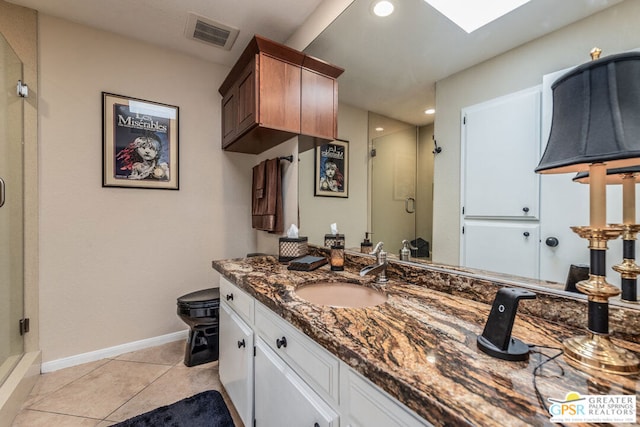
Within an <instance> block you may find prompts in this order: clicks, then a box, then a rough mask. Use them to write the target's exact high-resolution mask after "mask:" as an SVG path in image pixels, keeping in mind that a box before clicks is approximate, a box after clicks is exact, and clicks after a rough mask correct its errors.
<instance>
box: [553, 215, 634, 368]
mask: <svg viewBox="0 0 640 427" xmlns="http://www.w3.org/2000/svg"><path fill="white" fill-rule="evenodd" d="M571 229H572V230H573V231H574V232H575V233H577V234H578V235H579V236H580V237H582V238H584V239H588V240H589V250H590V252H591V271H590V274H589V279H588V280H583V281H581V282H578V283H577V284H576V288H577V289H578V290H579V291H580V292H582V293H584V294H585V295H587V297H588V304H589V305H588V334H587V335H586V336H579V337H574V338H569V339H568V340H566V341H565V342H564V343H563V344H564V352H565V358H566V360H567V362H568V363H569V364H570V365H573V366H574V367H576V368H578V369H580V368H585V367H587V368H594V369H598V370H601V371H605V372H611V373H616V374H635V373H637V372H640V360H638V358H637V357H636V356H635V355H634V354H633V353H631V352H630V351H628V350H626V349H624V348H621V347H618V346H617V345H615V344H614V343H613V342H612V341H611V339H610V338H609V298H611V297H614V296H616V295H619V294H620V289H618V288H617V287H615V286H613V285H611V284H610V283H608V282H607V279H606V275H605V271H606V262H605V259H606V252H605V251H606V250H607V241H609V240H611V239H617V238H618V237H619V236H620V235H622V234H623V233H624V227H623V226H608V227H601V228H596V227H571Z"/></svg>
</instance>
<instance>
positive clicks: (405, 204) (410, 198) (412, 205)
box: [404, 197, 416, 213]
mask: <svg viewBox="0 0 640 427" xmlns="http://www.w3.org/2000/svg"><path fill="white" fill-rule="evenodd" d="M409 201H411V209H409ZM404 210H405V211H407V213H414V212H415V211H416V199H414V198H413V197H407V198H406V199H404Z"/></svg>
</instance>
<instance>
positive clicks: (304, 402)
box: [254, 337, 338, 427]
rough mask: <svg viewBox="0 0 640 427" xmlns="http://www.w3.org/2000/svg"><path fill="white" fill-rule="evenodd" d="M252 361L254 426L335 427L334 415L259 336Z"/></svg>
mask: <svg viewBox="0 0 640 427" xmlns="http://www.w3.org/2000/svg"><path fill="white" fill-rule="evenodd" d="M254 359H255V360H254V363H255V420H256V427H283V426H296V427H329V426H332V427H338V414H337V413H336V412H335V411H334V410H333V409H332V408H331V407H330V406H329V405H327V404H326V403H325V402H324V401H323V400H322V399H321V398H320V397H319V396H318V395H317V394H316V393H315V392H314V391H313V390H312V389H311V388H310V387H309V386H308V385H307V384H306V383H305V382H304V381H303V380H302V379H301V378H300V377H299V376H298V375H297V374H296V373H295V372H294V371H293V369H291V367H289V365H287V364H286V363H285V362H284V361H283V360H282V359H281V358H280V356H278V355H277V354H276V353H275V352H274V351H273V350H272V349H271V348H270V347H269V345H268V344H266V343H265V342H264V341H263V340H262V338H260V337H258V338H257V339H256V356H255V358H254Z"/></svg>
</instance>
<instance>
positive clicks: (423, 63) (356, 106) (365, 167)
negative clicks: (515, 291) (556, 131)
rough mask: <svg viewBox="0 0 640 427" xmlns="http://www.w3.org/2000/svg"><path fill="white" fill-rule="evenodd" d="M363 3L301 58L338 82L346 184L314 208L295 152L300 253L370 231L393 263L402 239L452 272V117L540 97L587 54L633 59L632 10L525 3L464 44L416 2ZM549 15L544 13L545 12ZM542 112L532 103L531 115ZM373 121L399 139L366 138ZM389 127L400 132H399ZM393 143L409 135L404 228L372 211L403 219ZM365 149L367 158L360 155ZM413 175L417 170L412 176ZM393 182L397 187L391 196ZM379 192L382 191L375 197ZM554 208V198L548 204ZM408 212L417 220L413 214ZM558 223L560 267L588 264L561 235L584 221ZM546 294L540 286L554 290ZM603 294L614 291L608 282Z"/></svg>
mask: <svg viewBox="0 0 640 427" xmlns="http://www.w3.org/2000/svg"><path fill="white" fill-rule="evenodd" d="M371 3H372V2H371V1H370V0H354V2H353V3H352V4H351V5H350V6H349V7H348V8H347V9H346V10H345V11H344V12H343V13H342V14H341V15H340V16H339V17H338V18H337V19H336V20H335V21H334V22H333V23H332V24H331V25H330V26H329V27H327V29H325V31H324V32H323V33H322V34H320V35H319V36H318V37H317V38H316V40H314V41H313V42H312V43H311V44H310V45H309V46H308V47H307V49H305V52H307V53H309V54H311V55H313V56H316V57H320V58H323V59H324V60H327V61H328V62H331V63H335V64H338V65H340V66H341V67H343V68H345V73H344V74H343V75H342V76H341V77H340V79H339V80H338V82H339V94H340V110H339V131H338V136H339V137H340V138H344V139H347V140H349V141H350V156H351V164H350V170H351V174H350V180H351V181H350V193H349V198H348V199H346V200H339V201H336V200H315V199H318V198H315V199H314V198H313V181H312V179H313V178H312V176H311V175H312V171H313V153H312V152H310V151H306V152H303V153H300V171H299V180H300V182H299V212H300V226H301V233H302V234H303V235H308V236H309V241H310V242H311V243H315V244H322V242H323V236H324V234H325V233H328V232H329V224H330V223H331V222H337V223H338V227H339V231H340V232H341V233H342V232H344V233H345V234H346V241H347V247H348V248H352V249H357V248H359V245H360V242H361V241H362V240H363V238H364V234H365V232H367V231H372V230H373V232H374V235H373V236H372V237H371V240H372V242H373V243H374V244H375V243H376V242H377V241H380V240H382V241H384V242H385V247H386V248H387V250H388V252H389V253H390V254H397V252H398V249H399V247H400V242H401V240H403V239H404V238H405V237H398V236H404V235H411V236H412V237H413V238H414V239H417V238H421V239H423V240H425V241H428V242H429V251H430V254H429V255H431V257H430V258H426V261H427V262H431V261H433V262H436V263H440V264H445V265H453V266H458V265H460V264H461V259H462V255H461V252H462V251H461V235H460V234H461V229H462V225H463V218H462V216H461V212H460V210H461V205H462V202H461V199H462V194H461V191H462V190H461V187H462V185H461V175H462V171H461V157H462V154H461V146H462V142H461V134H462V132H461V122H462V118H461V112H462V111H463V109H465V108H467V107H470V106H473V105H475V104H479V103H482V102H485V101H488V100H491V99H494V98H499V97H501V96H505V95H508V94H511V93H515V92H518V91H522V90H525V89H529V88H532V87H535V86H540V87H542V85H543V76H545V75H550V74H552V73H554V72H557V71H560V70H564V69H568V68H570V67H573V66H576V65H579V64H581V63H584V62H586V61H587V60H588V51H589V50H590V49H591V48H592V47H593V46H595V45H599V46H600V47H601V48H603V49H604V51H605V52H606V53H609V54H613V53H618V52H621V51H625V50H630V49H634V48H637V40H638V39H639V37H640V29H638V28H637V25H635V24H634V22H633V19H632V18H631V16H633V15H634V14H637V13H640V6H639V5H638V4H637V3H634V2H633V0H626V1H621V0H611V1H607V0H603V1H599V2H593V1H590V0H578V1H575V2H570V4H569V2H567V4H564V3H563V9H562V10H558V9H557V2H554V1H552V0H531V1H530V2H529V3H527V4H526V5H524V6H522V7H521V8H519V9H516V10H515V11H513V12H511V13H510V14H508V15H507V16H505V17H503V18H502V19H500V20H498V21H495V22H493V23H490V24H488V25H486V26H485V27H481V28H480V29H478V30H476V31H474V32H472V33H470V34H467V33H466V32H465V31H463V30H461V29H459V28H457V27H456V26H455V25H454V24H452V23H451V22H450V21H449V20H448V19H447V18H445V17H443V16H442V15H440V14H439V13H438V12H437V11H435V10H434V9H432V8H431V7H430V6H428V5H427V4H426V3H425V2H424V1H423V0H409V1H402V2H400V1H396V2H394V5H395V6H396V9H395V11H394V13H393V14H392V15H390V16H389V17H387V18H379V17H376V16H374V15H373V14H372V12H371ZM551 10H553V11H554V12H553V13H550V12H549V11H551ZM541 90H542V89H541ZM544 102H545V101H544V100H542V104H544ZM427 108H436V113H435V115H433V116H427V115H425V114H424V111H425V110H426V109H427ZM542 115H544V113H542ZM379 122H386V123H394V122H397V123H399V124H400V126H399V130H398V132H391V131H390V133H389V134H387V133H386V131H384V132H382V133H380V134H376V131H375V128H376V127H382V128H384V127H385V126H384V125H378V123H379ZM401 124H405V126H406V127H405V128H404V129H402V125H401ZM540 127H541V128H543V127H544V125H543V124H541V125H540ZM403 133H405V134H409V133H411V134H413V136H414V137H413V141H414V142H413V144H414V147H415V153H416V161H415V163H414V164H415V171H416V178H415V181H414V182H415V188H414V191H415V194H416V197H415V199H416V204H415V210H416V214H415V215H414V218H413V219H406V220H403V219H402V217H400V219H396V218H395V217H392V216H391V215H389V216H388V217H387V214H386V213H385V209H384V208H381V207H380V206H379V204H378V205H377V204H376V203H377V200H378V201H379V200H386V202H384V201H383V202H381V204H383V205H384V207H390V205H392V204H394V203H395V202H398V204H401V206H402V210H405V206H406V208H407V209H408V210H412V201H409V202H406V198H407V197H405V199H404V200H403V198H402V197H403V196H404V195H405V194H402V193H403V191H402V189H403V188H404V189H405V190H406V189H407V188H409V191H404V193H407V195H410V194H411V191H410V190H411V188H410V187H411V186H408V187H407V186H404V187H403V186H402V184H401V182H402V181H403V180H405V179H407V178H406V176H408V175H410V172H411V168H408V167H404V168H402V166H400V165H401V164H402V158H403V157H406V156H405V154H403V153H404V152H403V151H400V149H399V147H398V146H395V148H394V149H392V150H391V151H392V154H393V155H394V156H395V157H396V158H395V159H387V157H386V156H387V153H385V149H384V144H385V143H386V142H388V140H389V139H394V138H397V137H399V136H400V135H402V134H403ZM434 134H435V141H436V142H437V145H438V146H439V147H441V148H442V152H441V153H440V154H434V153H433V151H434V149H435V148H436V145H435V143H434V138H433V136H434ZM545 144H546V139H545V134H544V130H541V148H542V149H543V148H544V145H545ZM372 149H374V150H375V153H376V155H375V157H372V156H371V150H372ZM424 158H428V159H427V160H425V159H424ZM423 162H424V163H423ZM429 162H431V163H429ZM381 164H384V165H386V166H388V167H389V169H390V174H391V178H387V179H385V178H382V180H381V181H382V182H376V177H382V176H384V175H382V167H381ZM425 164H426V165H428V166H423V165H425ZM394 167H396V170H395V172H394ZM429 167H431V169H429ZM398 168H402V169H401V170H399V169H398ZM394 173H395V175H394ZM427 177H428V178H427ZM393 178H395V179H396V184H397V185H393V181H394V179H393ZM422 178H425V179H424V180H423V179H422ZM544 179H547V178H546V177H545V178H544ZM552 181H553V182H560V181H561V182H562V183H563V185H566V186H570V190H569V191H571V192H572V193H578V196H577V198H578V199H579V200H580V206H582V205H585V206H586V205H587V203H588V199H584V197H588V196H584V195H585V194H587V193H586V188H580V189H578V190H575V187H571V185H574V186H575V185H576V184H572V183H571V177H570V176H568V175H558V176H554V177H552V178H549V179H548V180H547V182H546V183H544V182H543V183H542V184H541V188H543V189H544V188H545V187H552V188H553V187H558V186H557V185H555V183H552ZM565 181H566V182H565ZM385 185H388V186H390V187H391V189H389V188H387V189H385V188H384V186H385ZM379 191H380V192H384V191H386V192H387V193H388V194H391V197H390V199H391V200H390V201H389V197H387V199H383V198H382V197H383V195H382V194H379ZM409 197H410V196H409ZM610 197H611V200H610V203H609V204H610V205H611V206H613V205H615V204H617V203H618V202H617V197H619V192H618V189H612V191H610ZM396 199H397V200H396ZM562 199H563V197H562V196H561V195H560V194H558V195H556V198H555V200H554V201H556V202H557V201H562ZM583 199H584V200H583ZM392 202H393V203H392ZM420 209H424V212H427V213H424V212H423V213H420ZM576 210H577V208H576ZM580 215H582V216H580ZM377 219H382V220H383V222H386V225H388V226H392V225H393V226H395V225H399V223H401V222H402V223H408V224H410V225H412V228H413V232H412V233H411V232H408V231H403V232H400V234H399V235H394V234H391V233H389V234H387V232H386V231H384V230H381V229H380V228H379V227H380V226H379V225H376V221H377ZM547 219H549V218H547ZM542 221H544V220H542ZM568 221H569V222H568V223H564V222H562V223H560V222H558V223H557V224H555V225H556V226H557V228H558V229H563V230H566V231H567V233H568V234H569V237H566V239H575V240H576V241H578V242H579V243H578V245H579V246H580V247H581V253H583V255H581V258H579V259H576V260H575V262H574V260H573V259H572V260H571V263H585V262H586V263H588V261H589V258H588V248H587V246H586V244H585V243H584V242H583V241H581V240H580V238H579V237H577V236H571V231H570V230H569V226H570V225H580V224H586V223H588V213H585V212H581V213H579V215H577V218H572V219H570V220H568ZM612 221H615V218H612ZM551 222H553V219H551ZM547 223H549V221H547ZM553 232H555V231H553ZM549 233H552V231H549ZM549 236H551V234H549ZM549 236H547V235H543V234H541V235H540V236H539V240H540V242H539V243H540V248H539V249H537V250H538V253H539V257H540V259H541V260H542V261H544V258H545V256H547V255H545V253H546V252H548V253H549V254H550V255H549V256H548V257H549V260H550V261H549V262H550V263H553V262H556V258H557V255H558V254H559V253H560V252H561V251H562V250H563V249H564V248H565V247H566V245H564V243H565V240H563V239H561V243H560V245H559V246H558V247H557V248H551V247H548V246H546V245H544V242H545V240H546V238H547V237H549ZM612 246H614V245H613V244H612V245H610V247H612ZM616 250H617V249H615V248H613V249H610V251H609V254H608V256H609V258H611V259H613V258H614V257H615V256H616V255H614V253H615V251H616ZM545 251H546V252H545ZM612 262H613V261H612ZM542 263H543V262H541V264H542ZM571 263H567V264H566V268H565V266H564V264H563V266H561V268H560V271H565V270H568V268H569V264H571ZM565 277H566V276H564V277H563V276H561V275H560V276H559V275H556V278H555V279H554V281H555V282H558V283H560V282H564V278H565ZM536 279H540V280H541V281H542V282H541V283H543V284H544V280H549V279H548V278H546V277H544V275H540V277H538V278H536ZM558 283H555V284H552V285H553V286H555V287H556V288H557V287H558ZM612 283H615V284H617V283H619V277H618V276H616V274H615V273H613V274H612Z"/></svg>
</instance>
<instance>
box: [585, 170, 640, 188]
mask: <svg viewBox="0 0 640 427" xmlns="http://www.w3.org/2000/svg"><path fill="white" fill-rule="evenodd" d="M628 175H633V179H634V181H635V182H638V181H640V166H631V167H628V168H613V169H607V178H606V183H607V184H622V177H624V176H628ZM573 180H574V181H575V182H579V183H581V184H588V183H589V172H578V173H577V174H576V176H574V177H573Z"/></svg>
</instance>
